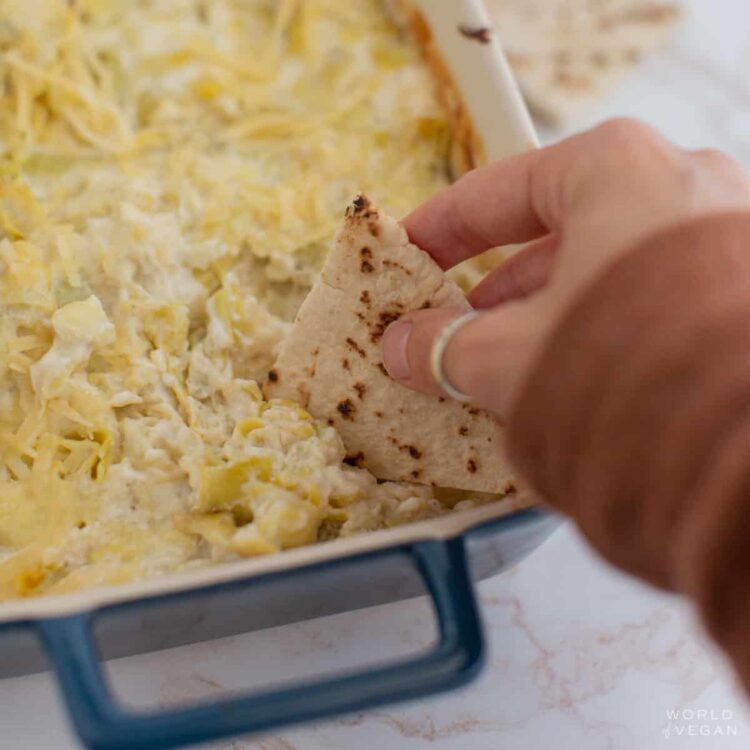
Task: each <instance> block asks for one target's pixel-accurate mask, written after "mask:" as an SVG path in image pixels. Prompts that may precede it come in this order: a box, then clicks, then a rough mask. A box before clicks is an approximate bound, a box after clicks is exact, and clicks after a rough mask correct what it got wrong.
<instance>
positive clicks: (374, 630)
mask: <svg viewBox="0 0 750 750" xmlns="http://www.w3.org/2000/svg"><path fill="white" fill-rule="evenodd" d="M687 5H688V7H689V15H688V19H687V22H686V23H685V24H684V25H683V26H682V28H681V30H680V31H679V32H678V33H677V34H676V36H675V38H674V40H673V41H672V43H671V44H670V46H669V48H668V49H667V50H665V51H664V52H662V53H659V54H657V55H655V56H654V57H653V58H651V59H650V60H649V61H647V63H646V64H645V65H644V66H643V67H642V68H641V69H640V71H639V72H638V73H637V74H636V75H635V76H634V77H633V78H631V79H630V80H629V81H627V82H626V83H625V84H624V85H622V86H621V88H620V89H619V90H618V91H617V92H616V93H615V95H614V96H613V97H612V98H610V99H609V101H608V102H607V103H606V104H603V105H602V107H601V108H600V111H599V112H597V113H595V114H594V115H593V116H592V118H591V122H594V121H596V120H598V119H601V118H603V117H605V116H608V115H614V114H628V115H632V116H636V117H641V118H643V119H645V120H647V121H649V122H651V123H652V124H654V125H656V126H657V127H659V128H660V129H662V130H663V131H664V132H665V133H667V134H668V135H669V136H670V137H671V138H673V139H674V140H676V141H678V142H679V143H681V144H684V145H686V146H715V147H719V148H722V149H724V150H726V151H729V152H730V153H732V154H733V155H734V156H736V157H737V158H739V159H740V160H741V161H742V162H743V163H744V164H745V165H746V167H748V168H750V3H749V2H747V0H691V1H690V2H688V3H687ZM558 135H559V134H548V136H547V137H548V138H553V137H558ZM480 596H481V600H482V604H483V607H484V613H485V617H486V622H487V629H488V632H489V635H490V640H491V653H490V660H489V665H488V667H487V669H486V670H485V672H484V673H483V675H482V676H481V678H480V679H479V680H478V681H477V682H475V683H474V684H473V685H472V686H470V687H469V688H466V689H464V690H462V691H460V692H457V693H453V694H450V695H448V696H446V697H441V698H436V699H430V700H424V701H419V702H415V703H413V704H411V705H408V706H401V707H395V708H388V709H384V710H379V711H377V712H370V713H365V714H362V715H355V716H351V717H348V718H345V719H343V720H338V721H333V722H328V723H324V724H320V725H316V726H313V727H303V728H298V729H294V730H291V731H286V732H282V733H281V734H280V735H277V736H273V737H266V738H262V739H254V740H237V741H233V742H224V743H219V744H217V745H215V746H214V748H215V749H216V750H219V749H221V750H230V749H232V750H319V749H320V750H322V749H323V748H325V749H326V750H328V749H330V750H344V749H348V748H356V749H357V750H380V748H385V747H388V748H399V749H401V748H403V750H426V748H430V749H431V750H459V749H461V750H463V749H464V748H472V749H474V748H476V750H506V748H508V749H510V748H513V749H515V748H523V749H524V750H547V749H548V748H550V749H554V750H569V749H570V750H573V749H574V748H575V749H576V750H577V749H580V750H633V749H635V748H637V749H638V750H650V749H651V748H659V749H661V748H664V749H665V750H666V749H667V748H669V749H674V750H677V749H680V750H682V748H698V749H700V750H709V749H710V750H714V749H716V750H735V749H738V748H746V747H750V711H748V708H747V704H746V702H745V699H744V698H743V697H742V696H741V695H740V693H739V692H738V691H737V689H736V687H734V682H733V678H732V676H731V673H730V672H729V670H728V669H727V668H726V666H725V665H724V664H723V662H722V660H721V658H720V657H719V656H718V655H717V654H716V653H715V652H713V650H712V649H711V648H710V646H709V645H708V644H706V642H705V641H704V640H703V639H702V638H701V636H700V634H699V631H698V627H697V626H696V624H695V621H694V619H693V616H692V614H691V613H690V611H689V609H688V608H687V607H686V606H685V605H684V604H683V603H681V602H678V601H675V600H673V599H669V598H667V597H664V596H662V595H660V594H657V593H655V592H652V591H650V590H647V589H646V588H644V587H642V586H640V585H639V584H637V583H634V582H632V581H629V580H626V579H624V578H623V577H621V576H619V575H617V574H616V573H614V572H613V571H611V570H609V569H608V568H606V567H605V566H604V565H603V564H602V563H601V562H599V561H598V560H596V559H595V558H594V557H593V556H592V555H591V554H590V553H589V552H588V551H587V550H586V549H585V548H584V546H583V545H582V543H581V542H580V541H579V540H578V538H577V537H576V535H575V534H574V532H572V531H571V530H570V529H569V528H565V529H563V530H561V531H559V532H557V534H556V535H555V536H554V537H553V538H552V539H550V540H549V541H548V542H547V543H546V544H545V545H544V546H543V547H542V548H541V549H540V550H538V551H537V552H536V553H535V554H534V555H533V556H532V557H531V558H530V559H528V560H527V561H525V562H524V563H523V564H521V565H520V566H519V567H518V568H516V569H515V570H513V571H511V572H510V573H506V574H503V575H501V576H498V577H496V578H494V579H492V580H490V581H486V582H484V583H483V584H481V586H480ZM429 630H430V614H429V610H428V608H427V607H426V606H425V604H424V602H419V601H416V602H407V603H402V604H396V605H388V606H385V607H379V608H377V609H375V610H368V611H361V612H357V613H350V614H347V615H341V616H338V617H335V618H328V619H326V620H322V621H317V622H312V623H305V624H302V625H296V626H288V627H286V628H283V629H280V630H276V631H273V632H270V631H269V632H266V633H265V634H255V635H250V636H241V637H237V638H231V639H225V640H224V641H222V642H219V643H213V644H200V645H197V646H193V647H186V648H184V649H179V650H176V651H173V652H169V653H163V654H159V655H151V656H146V657H138V658H136V659H131V660H127V661H125V662H123V663H121V664H119V665H118V668H117V675H118V677H119V678H121V680H122V682H123V684H124V685H126V687H127V691H128V693H130V694H137V695H138V697H139V702H142V701H151V702H153V703H154V704H158V703H161V704H164V703H169V702H171V701H174V700H178V699H180V698H186V697H198V696H213V697H215V696H217V695H218V694H220V692H221V690H222V688H232V687H234V688H241V687H242V686H243V685H247V684H249V683H250V682H252V683H253V684H256V685H257V684H259V683H262V682H263V681H264V680H266V679H271V678H272V677H273V676H274V674H275V673H276V672H277V671H278V666H277V665H278V664H279V662H280V661H283V662H284V663H285V665H286V671H287V672H289V671H290V670H291V671H293V670H294V665H295V663H297V664H299V663H304V664H305V667H306V671H307V669H310V668H312V667H317V666H320V667H321V668H323V667H325V666H326V665H329V666H330V665H331V664H342V663H343V664H347V663H352V662H354V661H356V659H357V656H358V655H361V653H362V652H363V651H366V652H368V653H371V654H372V653H382V654H383V655H389V654H394V653H397V652H403V651H404V650H405V649H407V648H410V647H415V646H417V645H419V644H420V643H421V642H423V641H424V635H425V633H427V632H428V631H429ZM250 678H252V679H250ZM691 710H692V711H697V710H705V711H708V712H711V711H713V712H714V715H719V716H720V715H721V714H722V712H724V716H725V717H728V718H724V719H720V720H713V719H709V720H698V719H696V720H694V721H692V722H691V721H690V720H689V719H688V718H683V717H681V718H680V719H679V720H677V721H673V722H672V726H671V727H669V724H670V722H669V718H668V713H667V712H668V711H678V712H685V713H686V714H687V716H688V717H689V712H690V711H691ZM691 723H692V724H695V725H705V726H707V727H708V731H709V732H710V733H711V734H712V735H713V736H710V737H706V736H700V735H698V736H689V735H688V732H689V731H690V730H689V726H690V724H691ZM668 728H669V729H671V731H670V732H669V736H666V735H667V731H666V730H667V729H668ZM680 729H681V731H682V734H679V730H680ZM735 730H736V732H737V735H738V736H736V737H731V736H717V735H716V734H715V733H716V732H717V731H723V732H727V731H735ZM75 747H78V745H77V744H76V742H75V740H74V739H73V737H72V735H71V734H70V732H69V730H68V728H67V726H66V723H65V719H64V717H63V713H62V710H61V708H60V706H59V704H58V701H57V698H56V695H55V692H54V688H53V686H52V684H51V681H50V679H49V678H48V677H47V676H43V675H42V676H33V677H28V678H18V679H13V680H5V681H0V748H3V750H5V749H6V748H7V749H9V750H10V749H12V750H27V749H33V750H37V749H40V750H47V748H54V749H55V750H58V749H59V750H66V749H67V748H75Z"/></svg>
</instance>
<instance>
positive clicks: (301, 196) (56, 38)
mask: <svg viewBox="0 0 750 750" xmlns="http://www.w3.org/2000/svg"><path fill="white" fill-rule="evenodd" d="M0 50H1V51H2V55H1V58H0V71H1V72H2V87H1V88H0V95H1V97H2V100H1V102H0V600H2V599H7V598H13V597H17V596H26V595H32V594H39V593H47V592H63V591H68V590H72V589H76V588H80V587H82V586H89V585H96V584H104V583H116V582H119V581H129V580H134V579H138V578H141V577H146V576H152V575H157V574H160V573H164V572H168V571H174V570H179V569H184V568H186V567H190V566H195V565H204V564H207V563H210V562H216V561H221V560H230V559H236V558H238V557H241V556H251V555H260V554H266V553H271V552H276V551H278V550H282V549H285V548H289V547H295V546H298V545H304V544H310V543H312V542H316V541H318V540H322V539H328V538H332V537H335V536H338V535H347V534H351V533H354V532H357V531H361V530H364V529H374V528H380V527H384V526H389V525H393V524H397V523H402V522H405V521H408V520H412V519H416V518H423V517H429V516H433V515H437V514H440V513H442V512H444V511H445V510H446V509H447V505H446V503H444V502H440V501H439V500H438V499H437V498H436V497H435V496H434V493H433V492H432V490H430V489H429V488H425V487H419V486H415V485H406V484H403V485H399V484H392V483H389V484H378V483H377V482H376V480H375V479H374V478H373V477H372V476H371V475H370V474H369V473H367V472H366V471H364V470H362V469H358V468H356V467H351V466H348V465H347V464H346V463H345V461H344V459H345V455H346V454H345V449H344V446H343V445H342V442H341V439H340V437H339V435H338V434H337V433H336V431H335V430H334V429H333V428H331V427H329V426H327V425H325V424H321V423H318V422H316V421H315V420H313V419H312V418H311V417H310V415H309V414H307V413H306V412H305V411H304V410H303V409H301V408H300V407H299V406H298V405H297V404H295V403H292V402H283V401H275V402H273V401H272V402H266V401H264V400H263V397H262V395H261V393H260V390H259V388H258V385H257V381H258V380H260V379H262V378H263V377H264V376H265V374H266V372H267V370H268V369H269V367H270V365H271V363H272V362H273V360H274V358H275V355H276V351H277V348H278V346H279V342H280V341H281V340H282V339H283V337H284V335H285V333H286V332H287V330H288V328H289V325H290V323H289V321H290V320H292V318H293V316H294V313H295V311H296V309H297V307H298V305H299V303H300V301H301V300H302V299H303V298H304V296H305V294H306V293H307V291H308V290H309V288H310V286H311V284H312V282H313V280H314V279H315V277H316V274H317V272H318V269H319V268H320V266H321V263H322V260H323V257H324V255H325V252H326V249H327V248H328V247H329V245H330V242H331V238H332V236H333V233H334V231H335V228H336V227H337V225H338V224H339V222H340V219H341V215H342V210H343V207H345V206H346V205H347V203H348V202H349V200H350V199H351V197H352V196H353V195H354V194H355V193H356V192H357V191H359V190H364V191H367V192H370V193H372V194H373V195H377V196H378V197H379V198H380V199H381V202H382V204H383V207H384V208H385V209H386V210H387V211H389V212H392V213H394V214H395V215H402V214H404V213H405V212H406V211H408V210H409V209H410V208H411V207H413V206H415V205H416V204H417V203H419V202H420V201H422V200H423V199H425V198H426V197H427V196H428V195H430V194H431V193H432V192H434V191H435V190H437V189H438V188H440V187H441V186H443V185H444V184H446V182H447V180H448V177H447V174H446V172H447V169H446V164H447V153H448V147H449V139H450V128H449V126H448V123H447V121H446V117H445V115H444V113H443V111H442V110H441V108H440V106H439V105H438V103H437V101H436V97H435V93H434V85H433V80H432V78H431V75H430V73H429V71H428V70H427V69H426V67H425V65H424V64H423V62H422V61H421V59H420V58H419V56H418V53H417V52H416V51H415V50H414V49H413V48H412V47H411V45H410V44H409V42H408V40H406V39H404V38H403V37H402V35H401V34H400V33H399V31H398V30H397V29H395V27H393V26H392V25H391V23H390V22H389V20H388V19H387V18H386V16H385V14H384V12H383V10H382V8H381V7H380V3H379V2H377V1H376V0H356V1H355V0H350V1H349V2H340V0H249V1H248V0H245V1H242V0H148V1H147V0H77V2H63V0H54V1H52V0H3V1H2V2H0ZM466 502H473V501H471V500H469V501H466Z"/></svg>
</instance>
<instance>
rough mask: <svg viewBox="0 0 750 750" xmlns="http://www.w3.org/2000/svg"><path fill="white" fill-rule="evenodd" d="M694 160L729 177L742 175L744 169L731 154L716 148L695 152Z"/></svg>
mask: <svg viewBox="0 0 750 750" xmlns="http://www.w3.org/2000/svg"><path fill="white" fill-rule="evenodd" d="M692 156H693V159H694V160H697V161H699V162H700V163H701V164H703V165H704V166H706V167H708V168H709V169H712V170H714V171H717V172H721V173H725V174H727V175H732V176H734V175H742V176H743V177H744V172H743V170H742V167H740V165H739V164H738V163H737V161H735V160H734V159H733V158H732V157H731V156H729V154H727V153H725V152H724V151H720V150H719V149H716V148H702V149H699V150H698V151H694V152H693V154H692Z"/></svg>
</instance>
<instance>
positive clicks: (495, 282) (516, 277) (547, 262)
mask: <svg viewBox="0 0 750 750" xmlns="http://www.w3.org/2000/svg"><path fill="white" fill-rule="evenodd" d="M558 244H559V239H558V237H557V235H554V234H548V235H546V236H544V237H542V238H541V239H538V240H534V241H533V242H530V243H529V244H528V245H527V246H526V247H524V248H523V249H521V250H519V251H518V252H517V253H516V254H515V255H513V256H511V257H510V258H508V259H507V260H506V261H504V262H503V263H501V264H500V265H499V266H498V267H497V268H496V269H495V270H493V271H491V272H490V273H489V274H488V275H487V276H485V278H484V279H482V281H480V282H479V284H477V286H475V287H474V289H472V291H471V292H470V294H469V302H471V304H472V305H473V306H474V307H476V308H477V309H486V308H488V307H494V306H495V305H499V304H501V303H503V302H509V301H510V300H514V299H521V298H523V297H528V296H529V295H530V294H533V293H534V292H536V291H537V290H538V289H541V288H542V287H543V286H545V285H546V283H547V281H548V280H549V277H550V274H551V272H552V262H553V260H554V258H555V253H556V251H557V247H558Z"/></svg>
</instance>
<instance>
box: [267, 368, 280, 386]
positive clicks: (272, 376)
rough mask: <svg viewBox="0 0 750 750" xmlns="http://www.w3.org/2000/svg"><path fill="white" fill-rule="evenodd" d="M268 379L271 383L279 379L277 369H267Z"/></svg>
mask: <svg viewBox="0 0 750 750" xmlns="http://www.w3.org/2000/svg"><path fill="white" fill-rule="evenodd" d="M268 379H269V380H270V381H271V382H272V383H278V381H279V373H278V371H277V370H275V369H273V370H269V371H268Z"/></svg>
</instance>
